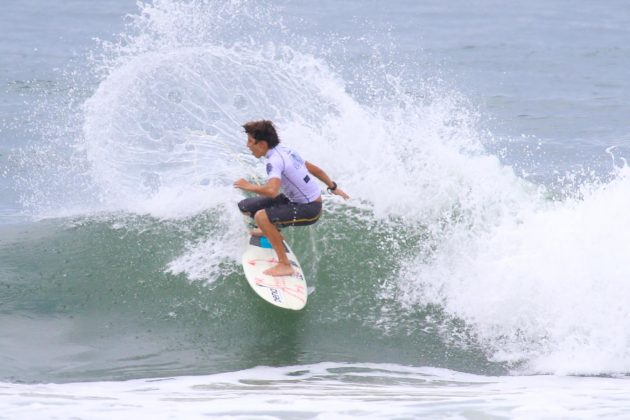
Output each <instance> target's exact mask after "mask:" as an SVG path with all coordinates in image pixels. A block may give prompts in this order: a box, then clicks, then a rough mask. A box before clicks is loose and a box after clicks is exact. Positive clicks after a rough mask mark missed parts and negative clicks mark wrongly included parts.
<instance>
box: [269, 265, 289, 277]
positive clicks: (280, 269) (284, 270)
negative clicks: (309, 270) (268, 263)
mask: <svg viewBox="0 0 630 420" xmlns="http://www.w3.org/2000/svg"><path fill="white" fill-rule="evenodd" d="M294 272H295V270H294V269H293V267H292V266H291V264H285V263H278V264H276V265H274V266H273V267H271V268H268V269H266V270H265V271H263V273H264V274H267V275H268V276H290V275H292V274H293V273H294Z"/></svg>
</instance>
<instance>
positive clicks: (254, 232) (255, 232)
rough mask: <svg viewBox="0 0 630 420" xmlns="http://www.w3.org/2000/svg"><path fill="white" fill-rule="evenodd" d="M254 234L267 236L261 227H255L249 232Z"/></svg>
mask: <svg viewBox="0 0 630 420" xmlns="http://www.w3.org/2000/svg"><path fill="white" fill-rule="evenodd" d="M249 233H250V234H251V235H252V236H265V234H264V233H263V231H262V230H261V229H260V228H254V229H252V230H251V231H250V232H249Z"/></svg>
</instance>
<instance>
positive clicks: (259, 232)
mask: <svg viewBox="0 0 630 420" xmlns="http://www.w3.org/2000/svg"><path fill="white" fill-rule="evenodd" d="M278 232H280V231H278ZM249 234H250V235H252V236H265V232H263V231H262V229H260V228H254V229H252V230H250V231H249ZM280 238H282V240H284V236H282V234H280Z"/></svg>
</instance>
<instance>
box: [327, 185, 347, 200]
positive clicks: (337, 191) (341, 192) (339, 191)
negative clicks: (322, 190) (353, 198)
mask: <svg viewBox="0 0 630 420" xmlns="http://www.w3.org/2000/svg"><path fill="white" fill-rule="evenodd" d="M331 192H332V193H333V194H335V195H338V196H339V197H343V199H344V200H348V199H349V198H350V196H349V195H348V194H346V192H345V191H344V190H342V189H341V188H339V187H337V188H335V189H334V190H333V191H331Z"/></svg>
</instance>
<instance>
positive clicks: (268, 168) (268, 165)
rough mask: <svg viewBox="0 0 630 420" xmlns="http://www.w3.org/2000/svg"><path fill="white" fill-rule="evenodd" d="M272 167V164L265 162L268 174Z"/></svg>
mask: <svg viewBox="0 0 630 420" xmlns="http://www.w3.org/2000/svg"><path fill="white" fill-rule="evenodd" d="M272 169H273V166H272V165H271V163H268V164H267V175H269V174H270V173H271V170H272Z"/></svg>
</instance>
